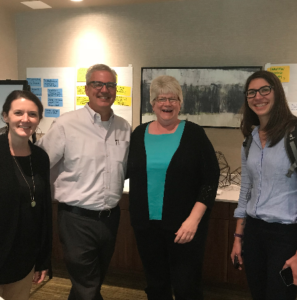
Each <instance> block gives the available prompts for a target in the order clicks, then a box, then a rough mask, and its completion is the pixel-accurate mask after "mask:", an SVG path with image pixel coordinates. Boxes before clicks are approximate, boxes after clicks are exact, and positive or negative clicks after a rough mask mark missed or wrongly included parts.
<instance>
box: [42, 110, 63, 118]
mask: <svg viewBox="0 0 297 300" xmlns="http://www.w3.org/2000/svg"><path fill="white" fill-rule="evenodd" d="M44 116H45V117H47V118H58V117H60V110H59V109H54V108H46V109H45V110H44Z"/></svg>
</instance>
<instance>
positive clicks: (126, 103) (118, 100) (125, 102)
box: [113, 96, 132, 106]
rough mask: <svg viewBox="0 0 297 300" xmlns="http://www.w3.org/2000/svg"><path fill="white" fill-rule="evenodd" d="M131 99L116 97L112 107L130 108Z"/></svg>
mask: <svg viewBox="0 0 297 300" xmlns="http://www.w3.org/2000/svg"><path fill="white" fill-rule="evenodd" d="M131 102H132V101H131V97H123V96H117V97H116V98H115V101H114V103H113V104H114V105H122V106H131Z"/></svg>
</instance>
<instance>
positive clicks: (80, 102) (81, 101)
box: [76, 96, 89, 105]
mask: <svg viewBox="0 0 297 300" xmlns="http://www.w3.org/2000/svg"><path fill="white" fill-rule="evenodd" d="M88 102H89V97H87V96H85V97H81V96H80V97H76V105H85V104H86V103H88Z"/></svg>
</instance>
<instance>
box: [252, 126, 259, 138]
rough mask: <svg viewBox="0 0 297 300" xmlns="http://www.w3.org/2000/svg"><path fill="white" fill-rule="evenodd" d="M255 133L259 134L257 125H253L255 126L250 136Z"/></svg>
mask: <svg viewBox="0 0 297 300" xmlns="http://www.w3.org/2000/svg"><path fill="white" fill-rule="evenodd" d="M256 134H258V135H259V126H255V128H254V129H253V131H252V136H253V137H254V136H255V135H256Z"/></svg>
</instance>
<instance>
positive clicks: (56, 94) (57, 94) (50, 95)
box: [47, 89, 63, 98]
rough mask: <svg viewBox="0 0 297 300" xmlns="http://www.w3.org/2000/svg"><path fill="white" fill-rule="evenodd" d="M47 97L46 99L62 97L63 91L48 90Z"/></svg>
mask: <svg viewBox="0 0 297 300" xmlns="http://www.w3.org/2000/svg"><path fill="white" fill-rule="evenodd" d="M47 96H48V98H53V97H63V90H62V89H48V90H47Z"/></svg>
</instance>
